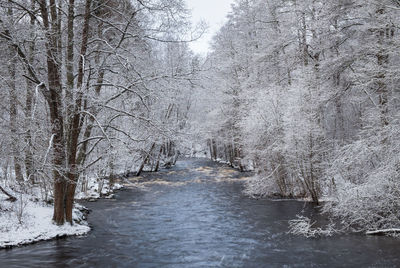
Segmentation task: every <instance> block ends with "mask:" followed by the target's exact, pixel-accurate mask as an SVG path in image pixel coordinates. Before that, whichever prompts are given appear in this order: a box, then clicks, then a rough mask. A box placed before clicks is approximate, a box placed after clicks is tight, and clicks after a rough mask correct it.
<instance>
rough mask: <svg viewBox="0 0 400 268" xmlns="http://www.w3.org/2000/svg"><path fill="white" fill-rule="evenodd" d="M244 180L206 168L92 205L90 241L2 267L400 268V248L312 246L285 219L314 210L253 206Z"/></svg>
mask: <svg viewBox="0 0 400 268" xmlns="http://www.w3.org/2000/svg"><path fill="white" fill-rule="evenodd" d="M241 176H244V174H239V173H238V172H236V171H234V170H232V169H229V168H227V167H225V166H223V165H219V164H215V163H212V162H210V161H207V160H199V159H190V160H183V161H179V162H178V164H177V166H176V167H174V168H173V169H171V170H165V171H162V172H160V173H158V174H153V175H146V176H145V177H146V178H145V179H143V180H141V181H140V182H139V183H137V184H135V185H136V186H135V187H129V188H128V189H127V190H125V191H121V192H118V193H117V199H116V200H100V201H98V202H95V203H85V205H86V206H87V207H89V208H90V209H92V210H93V211H92V213H91V214H90V215H89V221H90V223H91V224H92V226H93V231H91V232H90V233H89V234H88V235H87V236H86V237H83V238H67V239H62V240H58V241H49V242H40V243H37V244H34V245H30V246H24V247H21V248H14V249H11V250H0V267H1V268H3V267H43V268H44V267H397V266H399V267H400V240H399V239H397V240H396V239H393V238H388V237H367V236H363V235H348V236H335V237H330V238H318V239H305V238H303V237H297V236H293V235H289V234H287V231H288V220H290V219H293V218H294V217H295V215H296V214H299V213H301V212H302V211H305V212H306V213H313V211H314V212H315V209H314V208H313V207H312V206H311V205H307V204H304V203H301V202H295V201H279V202H277V201H275V202H274V201H268V200H255V199H250V198H248V197H246V196H244V195H243V194H242V189H243V181H244V180H245V178H244V177H241Z"/></svg>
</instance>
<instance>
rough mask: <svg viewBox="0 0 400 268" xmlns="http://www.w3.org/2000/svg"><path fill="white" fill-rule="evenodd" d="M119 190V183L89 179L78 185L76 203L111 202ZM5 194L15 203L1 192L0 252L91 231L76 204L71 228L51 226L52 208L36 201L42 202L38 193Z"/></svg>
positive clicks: (37, 191) (120, 186) (38, 191)
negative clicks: (87, 200) (3, 249)
mask: <svg viewBox="0 0 400 268" xmlns="http://www.w3.org/2000/svg"><path fill="white" fill-rule="evenodd" d="M3 187H4V188H6V187H5V186H3ZM121 188H123V186H122V185H121V184H119V183H114V184H112V185H110V184H109V182H108V180H101V179H95V178H89V179H87V180H85V181H84V184H82V183H81V184H80V185H78V187H77V193H76V195H75V199H90V200H94V199H98V198H102V197H105V198H112V197H113V192H114V191H115V190H118V189H121ZM7 191H8V192H10V193H11V194H12V195H13V196H15V197H17V199H18V200H17V201H16V202H10V201H8V200H7V196H6V195H4V194H3V193H1V192H0V249H1V248H10V247H13V246H20V245H24V244H30V243H33V242H37V241H42V240H49V239H53V238H57V237H64V236H70V235H78V236H79V235H84V234H86V233H88V232H89V231H90V227H89V226H88V223H87V222H86V219H85V215H84V213H83V212H82V210H84V207H83V206H81V205H79V204H77V203H75V208H74V211H73V219H74V224H73V225H70V224H69V223H66V224H64V225H63V226H57V225H55V224H53V223H52V216H53V205H48V204H46V203H45V202H41V201H38V200H41V199H42V198H41V195H40V190H39V189H31V192H30V194H18V193H16V192H14V191H12V190H11V189H10V188H7ZM100 193H101V194H100Z"/></svg>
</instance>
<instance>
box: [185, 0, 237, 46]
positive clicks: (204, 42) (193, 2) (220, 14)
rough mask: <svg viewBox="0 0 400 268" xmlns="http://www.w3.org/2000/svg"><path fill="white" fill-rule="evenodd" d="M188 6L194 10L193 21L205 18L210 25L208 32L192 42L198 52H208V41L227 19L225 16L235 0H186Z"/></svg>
mask: <svg viewBox="0 0 400 268" xmlns="http://www.w3.org/2000/svg"><path fill="white" fill-rule="evenodd" d="M186 2H187V4H188V8H189V9H191V10H192V15H193V19H192V20H193V23H196V22H199V21H200V20H202V19H203V20H204V21H205V22H206V23H207V24H208V25H209V29H208V32H207V33H206V34H205V35H204V36H203V37H202V38H201V39H200V40H198V41H196V42H193V43H192V44H190V47H191V48H192V49H193V51H194V52H196V53H201V54H207V51H208V48H209V46H208V42H209V41H210V40H211V37H212V36H213V35H214V34H215V33H216V32H217V31H218V29H219V28H220V27H221V26H222V25H223V23H224V21H225V16H226V15H227V14H228V12H229V11H230V9H231V4H232V3H233V2H234V0H186Z"/></svg>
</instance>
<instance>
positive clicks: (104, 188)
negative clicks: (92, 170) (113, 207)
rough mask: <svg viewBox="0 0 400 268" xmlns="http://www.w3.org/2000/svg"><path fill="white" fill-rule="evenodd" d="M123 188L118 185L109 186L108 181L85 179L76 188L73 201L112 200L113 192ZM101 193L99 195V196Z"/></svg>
mask: <svg viewBox="0 0 400 268" xmlns="http://www.w3.org/2000/svg"><path fill="white" fill-rule="evenodd" d="M123 187H124V186H123V185H121V184H119V183H113V184H112V185H110V183H109V181H108V180H102V179H96V178H87V179H85V180H83V181H82V182H81V183H80V185H79V186H78V189H77V193H76V194H75V199H98V198H102V197H105V198H113V194H112V193H113V192H114V191H115V190H119V189H121V188H123ZM100 193H101V194H100Z"/></svg>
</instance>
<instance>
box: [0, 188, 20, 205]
mask: <svg viewBox="0 0 400 268" xmlns="http://www.w3.org/2000/svg"><path fill="white" fill-rule="evenodd" d="M0 190H1V191H2V192H3V193H4V194H5V195H6V196H8V200H9V201H11V202H15V201H17V198H15V197H14V196H12V195H11V194H9V193H8V192H7V191H6V190H4V188H3V187H1V186H0Z"/></svg>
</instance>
